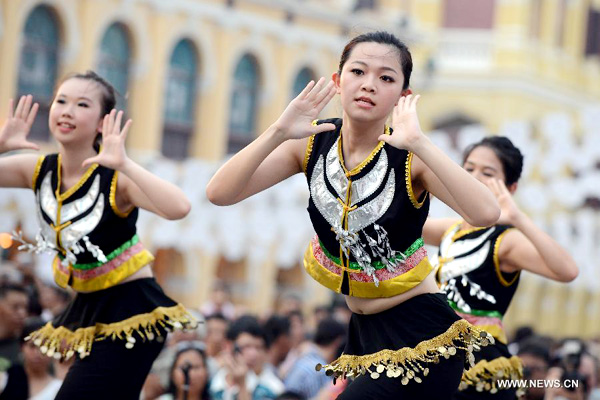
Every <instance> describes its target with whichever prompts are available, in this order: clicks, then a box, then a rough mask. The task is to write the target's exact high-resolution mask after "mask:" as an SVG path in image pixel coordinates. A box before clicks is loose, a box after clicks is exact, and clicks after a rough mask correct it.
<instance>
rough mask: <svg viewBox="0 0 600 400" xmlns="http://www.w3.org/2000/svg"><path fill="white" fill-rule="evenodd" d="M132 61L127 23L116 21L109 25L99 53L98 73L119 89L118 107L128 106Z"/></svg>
mask: <svg viewBox="0 0 600 400" xmlns="http://www.w3.org/2000/svg"><path fill="white" fill-rule="evenodd" d="M130 63H131V40H130V39H129V33H128V32H127V28H126V27H125V25H123V24H121V23H118V22H117V23H114V24H112V25H111V26H109V27H108V29H107V30H106V32H105V33H104V36H103V37H102V42H101V43H100V51H99V53H98V60H97V67H96V68H97V71H96V72H98V74H99V75H100V76H101V77H103V78H104V79H106V80H107V81H108V82H110V83H111V84H112V85H113V86H114V88H115V89H116V90H117V92H118V94H117V108H118V109H126V108H127V100H126V99H127V91H128V89H129V68H130V67H129V66H130Z"/></svg>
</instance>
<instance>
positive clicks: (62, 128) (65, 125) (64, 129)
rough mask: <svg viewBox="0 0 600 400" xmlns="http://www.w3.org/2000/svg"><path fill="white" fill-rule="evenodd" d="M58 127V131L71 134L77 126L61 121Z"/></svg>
mask: <svg viewBox="0 0 600 400" xmlns="http://www.w3.org/2000/svg"><path fill="white" fill-rule="evenodd" d="M57 125H58V129H59V130H60V131H61V132H63V133H67V132H71V131H72V130H73V129H75V125H73V124H71V123H69V122H66V121H59V122H58V124H57Z"/></svg>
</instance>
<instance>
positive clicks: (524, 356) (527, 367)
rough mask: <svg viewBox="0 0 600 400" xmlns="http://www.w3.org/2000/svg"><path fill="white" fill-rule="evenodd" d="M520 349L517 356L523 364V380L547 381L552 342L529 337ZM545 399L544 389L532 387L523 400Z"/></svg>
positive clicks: (520, 345)
mask: <svg viewBox="0 0 600 400" xmlns="http://www.w3.org/2000/svg"><path fill="white" fill-rule="evenodd" d="M518 348H519V353H518V354H517V355H518V356H519V358H520V359H521V362H522V363H523V379H525V380H529V379H532V380H538V379H545V378H546V375H547V373H548V369H549V367H550V342H549V341H548V340H546V339H545V338H542V337H539V336H535V335H527V338H526V339H525V340H523V341H521V342H520V343H519V346H518ZM543 398H544V388H543V387H530V388H527V391H526V393H525V396H524V397H523V400H542V399H543Z"/></svg>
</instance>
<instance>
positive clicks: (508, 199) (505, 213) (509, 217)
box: [486, 178, 523, 225]
mask: <svg viewBox="0 0 600 400" xmlns="http://www.w3.org/2000/svg"><path fill="white" fill-rule="evenodd" d="M486 185H487V187H488V188H490V190H491V191H492V193H494V196H496V200H498V204H499V205H500V218H498V222H497V223H498V224H504V225H517V224H518V222H519V219H520V218H521V217H522V216H523V212H522V211H521V210H520V209H519V206H517V203H515V201H514V199H513V197H512V195H511V193H510V192H509V191H508V188H507V187H506V184H505V183H504V181H502V180H500V179H496V178H491V179H489V180H488V181H486Z"/></svg>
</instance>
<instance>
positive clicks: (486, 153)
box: [463, 146, 506, 183]
mask: <svg viewBox="0 0 600 400" xmlns="http://www.w3.org/2000/svg"><path fill="white" fill-rule="evenodd" d="M463 168H464V169H465V170H466V171H467V172H468V173H470V174H471V175H473V176H474V177H475V178H477V180H479V181H481V182H483V183H486V182H487V181H488V180H490V179H500V180H502V181H503V182H506V176H505V175H504V168H503V167H502V162H501V161H500V159H499V158H498V157H497V156H496V153H494V150H492V149H490V148H489V147H487V146H477V147H475V148H474V149H473V151H471V153H470V154H469V156H468V157H467V159H466V160H465V163H464V165H463Z"/></svg>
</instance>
